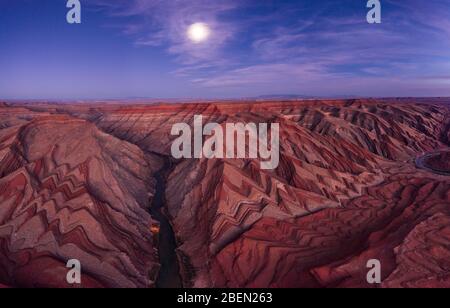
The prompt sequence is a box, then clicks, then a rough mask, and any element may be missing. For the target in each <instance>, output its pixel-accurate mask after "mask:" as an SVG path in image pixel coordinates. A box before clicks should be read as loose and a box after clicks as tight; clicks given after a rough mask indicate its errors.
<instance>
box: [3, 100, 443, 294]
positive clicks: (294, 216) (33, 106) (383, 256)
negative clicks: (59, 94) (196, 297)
mask: <svg viewBox="0 0 450 308" xmlns="http://www.w3.org/2000/svg"><path fill="white" fill-rule="evenodd" d="M198 115H201V116H202V118H203V122H204V123H217V124H218V125H219V126H221V127H222V128H223V131H226V129H225V128H226V126H227V124H228V123H244V124H246V123H255V124H256V125H258V124H260V123H268V124H269V125H270V124H278V125H279V135H280V136H279V137H280V144H279V164H278V166H277V167H276V168H275V169H273V170H272V169H263V168H261V165H260V163H261V162H260V161H259V159H257V158H254V157H252V156H250V155H244V157H243V158H235V159H230V158H216V159H208V158H206V157H200V158H197V159H188V158H182V159H175V158H174V157H173V156H172V154H171V147H172V144H173V142H174V141H175V140H176V138H177V136H174V135H172V134H171V130H172V127H173V126H174V125H176V124H177V123H187V125H188V126H190V127H191V128H193V127H194V124H195V117H196V116H198ZM449 115H450V100H449V99H416V98H404V99H351V100H302V101H294V100H287V101H263V102H255V101H235V102H231V101H218V102H199V103H176V104H175V103H174V104H170V103H164V102H161V103H152V104H145V103H137V102H78V103H54V102H33V103H30V102H14V103H12V102H5V103H0V285H5V286H10V287H72V286H71V285H68V283H67V282H66V281H65V277H66V272H67V269H66V267H65V264H66V262H67V260H69V259H77V260H80V262H81V264H82V269H83V270H82V278H83V279H82V284H81V287H125V288H133V287H138V288H149V287H186V288H189V287H234V288H249V287H262V288H266V287H271V288H277V287H312V288H319V287H327V288H330V287H340V288H345V287H385V288H392V287H394V288H397V287H450V261H449V260H450V177H449V176H448V166H449V157H450V156H449V154H448V153H450V152H449V148H450V132H449V128H450V116H449ZM203 137H204V138H205V141H206V138H207V137H208V136H203ZM436 153H437V154H436ZM434 171H437V172H434ZM370 259H377V260H380V262H381V265H382V283H381V284H379V285H370V284H368V282H367V281H366V274H367V267H366V264H367V261H368V260H370Z"/></svg>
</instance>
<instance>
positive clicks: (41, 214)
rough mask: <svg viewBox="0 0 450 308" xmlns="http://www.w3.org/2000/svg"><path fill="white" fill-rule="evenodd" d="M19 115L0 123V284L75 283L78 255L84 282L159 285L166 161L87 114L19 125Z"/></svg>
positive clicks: (118, 285)
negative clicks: (157, 204)
mask: <svg viewBox="0 0 450 308" xmlns="http://www.w3.org/2000/svg"><path fill="white" fill-rule="evenodd" d="M10 111H13V110H9V109H8V110H7V111H6V112H8V113H9V112H10ZM3 112H5V111H4V110H3ZM13 114H14V113H10V114H9V116H8V118H9V119H10V120H11V123H10V125H9V126H8V128H5V129H2V130H0V148H1V151H0V153H1V156H0V161H1V164H0V166H1V167H0V173H1V179H0V281H1V282H2V283H5V284H6V285H11V286H21V287H32V286H39V287H40V286H45V287H52V286H55V287H64V286H68V284H67V283H66V273H67V271H68V270H67V269H66V262H67V261H68V260H69V259H78V260H80V262H81V265H82V270H83V273H84V275H83V277H82V285H81V286H84V287H92V286H96V287H97V286H102V287H148V286H152V285H153V283H154V281H155V279H156V277H157V273H158V267H159V265H158V259H157V252H156V250H155V247H154V246H153V239H152V234H151V232H150V227H151V226H152V224H153V223H155V222H154V221H153V220H152V218H151V217H150V215H149V214H148V212H147V211H146V209H145V208H146V207H147V206H148V202H149V200H150V198H151V196H152V183H153V180H152V179H151V178H150V176H149V175H151V174H152V172H153V169H152V167H151V165H152V164H153V165H157V164H158V162H157V160H155V159H153V158H151V157H148V156H146V155H145V154H144V153H143V152H142V151H141V150H140V149H139V148H138V147H136V146H134V145H131V144H129V143H127V142H124V141H121V140H118V139H116V138H114V137H112V136H110V135H107V134H105V133H103V132H101V131H99V130H98V129H97V128H96V127H95V126H94V125H93V124H90V123H88V122H86V121H84V120H79V119H74V118H71V117H67V116H60V115H51V116H45V117H35V115H34V114H32V117H30V120H29V121H27V122H24V121H22V120H20V119H19V120H18V121H17V125H13V122H14V121H13V119H12V117H13ZM2 116H5V114H4V113H3V114H2ZM20 117H22V116H20Z"/></svg>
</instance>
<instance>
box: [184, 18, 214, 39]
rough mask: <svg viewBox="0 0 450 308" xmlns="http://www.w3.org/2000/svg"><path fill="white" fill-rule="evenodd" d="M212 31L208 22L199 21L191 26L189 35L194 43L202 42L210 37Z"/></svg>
mask: <svg viewBox="0 0 450 308" xmlns="http://www.w3.org/2000/svg"><path fill="white" fill-rule="evenodd" d="M210 33H211V31H210V30H209V27H208V25H207V24H204V23H201V22H198V23H195V24H192V25H190V26H189V28H188V31H187V35H188V37H189V39H190V40H191V41H193V42H194V43H201V42H204V41H206V40H207V39H208V37H209V35H210Z"/></svg>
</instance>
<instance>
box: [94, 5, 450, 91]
mask: <svg viewBox="0 0 450 308" xmlns="http://www.w3.org/2000/svg"><path fill="white" fill-rule="evenodd" d="M93 1H94V2H95V3H96V5H97V6H99V7H101V8H103V9H104V10H106V11H107V12H108V13H109V14H110V15H111V16H113V17H117V18H124V19H126V20H127V22H126V23H125V24H124V27H123V29H122V32H123V33H124V34H126V35H129V36H131V37H133V38H134V42H135V44H136V45H137V46H144V47H145V46H151V47H156V46H160V47H163V48H164V49H165V50H166V51H167V53H168V54H169V55H171V56H173V57H174V59H175V60H176V61H177V62H178V64H179V65H180V66H179V68H178V69H177V70H176V71H175V72H173V74H174V75H175V76H178V77H183V78H189V79H190V80H191V81H192V83H193V84H194V85H196V86H197V87H205V88H209V89H211V88H233V89H239V88H240V89H244V88H250V87H253V88H254V89H264V88H268V87H272V88H279V89H280V90H279V91H283V89H285V90H286V91H289V92H290V93H291V92H295V89H298V91H302V90H305V91H306V90H307V89H310V90H311V91H316V90H317V91H318V90H320V89H324V88H326V89H328V90H327V91H335V92H339V91H340V88H339V87H341V89H348V90H349V86H350V85H351V86H354V87H359V88H361V89H366V90H367V89H370V88H371V87H372V86H373V85H374V84H378V85H379V86H380V87H381V86H382V87H386V88H389V89H391V88H392V89H395V88H400V89H406V87H407V85H406V84H405V82H404V81H405V80H406V81H409V82H410V84H411V85H413V84H414V85H416V86H417V85H418V84H419V81H420V80H422V81H429V80H430V79H429V78H428V79H427V78H426V76H430V75H436V76H440V75H442V74H444V73H445V72H444V66H442V65H440V64H441V63H442V62H443V61H444V62H446V63H448V62H449V57H450V55H449V54H448V51H447V50H448V49H449V48H450V1H448V0H429V1H422V0H411V1H408V2H405V1H399V0H385V1H383V2H382V3H383V11H382V14H383V19H382V21H383V23H382V24H381V25H369V24H367V22H366V20H365V12H366V7H365V1H362V4H361V8H360V9H358V7H357V9H356V10H355V9H350V10H349V11H346V10H343V9H342V8H343V7H344V8H346V7H350V6H352V5H353V6H352V7H353V8H355V2H354V1H348V0H344V1H342V2H341V1H339V2H337V1H326V2H325V3H321V5H310V6H307V5H303V4H301V3H296V4H295V5H294V6H293V5H289V4H279V5H277V6H274V8H273V9H268V10H266V11H263V10H259V9H256V8H257V7H258V8H260V7H261V6H264V5H266V6H267V5H269V4H268V3H266V2H261V1H252V0H240V1H238V0H221V1H212V0H190V1H186V0H126V1H125V0H117V1H106V0H93ZM239 12H240V13H239ZM243 12H245V14H244V13H243ZM256 12H263V13H256ZM342 12H344V13H342ZM243 16H245V18H242V17H243ZM127 18H128V19H127ZM196 22H203V23H206V24H208V25H209V27H210V28H211V32H212V35H211V37H210V39H209V40H208V41H207V42H206V43H204V44H193V43H192V42H190V41H189V40H188V38H187V35H186V31H187V28H188V27H189V25H191V24H193V23H196ZM383 78H384V79H383ZM359 88H357V90H356V92H357V91H358V89H359ZM274 90H275V89H274ZM348 90H345V91H348ZM386 91H387V90H386ZM341 92H342V91H341ZM280 93H281V92H280ZM305 94H309V93H305Z"/></svg>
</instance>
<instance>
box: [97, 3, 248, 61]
mask: <svg viewBox="0 0 450 308" xmlns="http://www.w3.org/2000/svg"><path fill="white" fill-rule="evenodd" d="M93 3H94V4H95V5H96V6H99V7H101V8H103V9H105V10H106V11H107V12H108V13H109V14H110V15H111V16H114V17H122V18H126V17H133V21H131V22H129V23H126V24H125V26H124V27H125V28H124V29H123V33H125V34H130V35H133V36H135V44H136V45H139V46H164V47H166V50H167V52H168V53H169V54H171V55H173V56H175V57H176V59H177V61H178V62H179V63H181V64H183V65H197V64H199V63H202V64H205V63H206V64H208V63H209V64H210V65H220V64H221V63H222V62H223V60H221V59H223V56H224V55H223V53H222V52H223V47H224V46H225V44H226V43H227V41H229V40H230V39H232V37H233V34H234V31H235V26H234V24H233V23H230V22H226V21H224V20H222V19H221V18H220V15H221V14H224V13H226V12H228V11H230V10H233V9H235V8H236V7H237V6H238V3H239V2H238V1H208V0H190V1H184V0H165V1H161V0H127V1H121V0H119V1H117V2H116V1H105V0H95V1H94V2H93ZM197 22H203V23H205V24H207V25H208V26H209V28H210V31H211V32H212V35H211V36H210V38H209V39H208V41H206V42H205V43H202V44H193V43H192V42H191V41H189V39H188V37H187V35H186V33H187V29H188V27H189V26H190V25H191V24H193V23H197Z"/></svg>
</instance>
